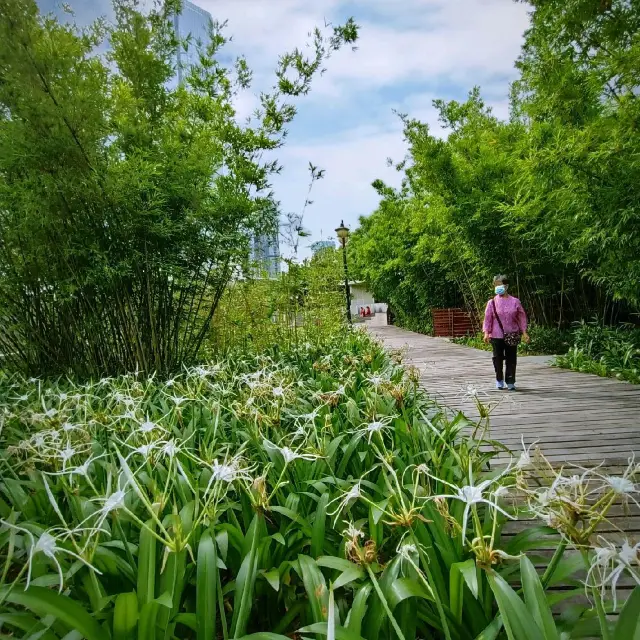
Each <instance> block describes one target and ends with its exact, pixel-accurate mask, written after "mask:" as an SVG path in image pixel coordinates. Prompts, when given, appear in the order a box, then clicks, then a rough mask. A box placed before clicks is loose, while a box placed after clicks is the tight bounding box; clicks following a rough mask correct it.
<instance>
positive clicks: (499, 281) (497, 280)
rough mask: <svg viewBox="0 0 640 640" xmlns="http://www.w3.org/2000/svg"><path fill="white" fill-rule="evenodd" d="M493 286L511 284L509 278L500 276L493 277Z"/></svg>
mask: <svg viewBox="0 0 640 640" xmlns="http://www.w3.org/2000/svg"><path fill="white" fill-rule="evenodd" d="M493 284H494V285H496V284H509V278H507V276H505V275H503V274H500V275H497V276H494V277H493Z"/></svg>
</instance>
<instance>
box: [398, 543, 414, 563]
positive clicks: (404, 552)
mask: <svg viewBox="0 0 640 640" xmlns="http://www.w3.org/2000/svg"><path fill="white" fill-rule="evenodd" d="M396 551H397V553H398V555H399V556H400V557H402V558H403V559H405V560H411V561H413V558H414V557H415V556H417V555H418V547H416V545H415V544H413V543H411V542H400V544H399V545H398V547H397V549H396Z"/></svg>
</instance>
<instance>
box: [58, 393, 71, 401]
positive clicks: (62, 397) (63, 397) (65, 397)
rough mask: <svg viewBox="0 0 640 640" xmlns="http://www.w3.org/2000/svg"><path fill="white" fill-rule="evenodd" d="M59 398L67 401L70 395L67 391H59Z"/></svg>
mask: <svg viewBox="0 0 640 640" xmlns="http://www.w3.org/2000/svg"><path fill="white" fill-rule="evenodd" d="M58 398H59V399H60V402H66V401H67V399H68V398H69V396H68V395H67V394H66V393H59V394H58Z"/></svg>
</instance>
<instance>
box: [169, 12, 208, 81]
mask: <svg viewBox="0 0 640 640" xmlns="http://www.w3.org/2000/svg"><path fill="white" fill-rule="evenodd" d="M212 26H213V20H212V19H211V14H210V13H209V12H208V11H205V10H204V9H201V8H200V7H199V6H198V5H197V4H194V3H193V2H189V0H183V2H182V10H181V12H180V13H176V14H175V15H174V16H173V28H174V29H175V32H176V35H177V36H178V38H179V39H180V40H181V41H182V42H181V44H180V46H179V47H178V51H177V53H176V69H177V73H178V83H179V84H182V81H183V79H184V77H185V76H186V75H187V74H188V73H189V68H190V67H192V66H193V65H194V64H197V63H198V48H199V46H207V44H208V43H209V38H210V33H211V27H212ZM185 48H186V50H185Z"/></svg>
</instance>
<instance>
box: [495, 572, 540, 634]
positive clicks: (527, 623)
mask: <svg viewBox="0 0 640 640" xmlns="http://www.w3.org/2000/svg"><path fill="white" fill-rule="evenodd" d="M487 579H488V580H489V586H490V587H491V590H492V591H493V595H494V596H495V598H496V601H497V603H498V608H499V609H500V614H501V615H502V622H503V624H504V628H505V630H506V632H507V636H508V637H509V640H544V636H543V635H542V631H541V630H540V628H539V627H538V625H537V624H536V621H535V620H534V618H533V616H532V615H531V613H530V612H529V611H528V610H527V607H526V606H525V604H524V602H522V600H520V598H519V597H518V594H517V593H516V592H515V591H514V590H513V589H512V588H511V587H510V586H509V584H508V583H507V581H506V580H505V579H504V578H503V577H502V576H501V575H500V574H498V573H496V572H495V571H488V572H487Z"/></svg>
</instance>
